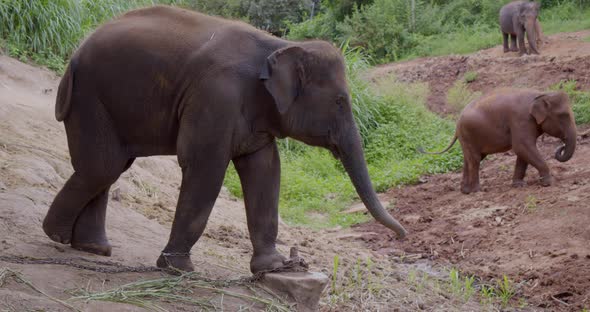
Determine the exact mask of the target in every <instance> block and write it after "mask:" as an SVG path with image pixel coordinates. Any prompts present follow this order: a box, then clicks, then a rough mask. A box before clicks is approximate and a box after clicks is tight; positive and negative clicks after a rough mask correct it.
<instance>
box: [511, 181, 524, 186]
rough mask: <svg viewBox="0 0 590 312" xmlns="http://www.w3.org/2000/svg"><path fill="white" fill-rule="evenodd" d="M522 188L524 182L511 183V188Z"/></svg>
mask: <svg viewBox="0 0 590 312" xmlns="http://www.w3.org/2000/svg"><path fill="white" fill-rule="evenodd" d="M523 186H525V183H524V180H514V181H512V187H523Z"/></svg>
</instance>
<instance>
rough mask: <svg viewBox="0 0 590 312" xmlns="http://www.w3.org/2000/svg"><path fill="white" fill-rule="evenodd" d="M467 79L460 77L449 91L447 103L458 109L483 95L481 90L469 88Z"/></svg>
mask: <svg viewBox="0 0 590 312" xmlns="http://www.w3.org/2000/svg"><path fill="white" fill-rule="evenodd" d="M471 78H472V79H474V78H473V77H471ZM466 81H467V79H466V78H463V79H458V80H457V81H455V83H454V84H453V86H452V87H451V88H450V89H449V91H448V93H447V103H448V104H449V105H450V106H451V107H453V108H454V109H455V110H456V111H461V110H463V108H465V106H466V105H467V104H469V103H470V102H471V101H473V100H475V99H477V98H478V97H480V96H481V92H473V91H471V90H469V88H468V87H467V82H466Z"/></svg>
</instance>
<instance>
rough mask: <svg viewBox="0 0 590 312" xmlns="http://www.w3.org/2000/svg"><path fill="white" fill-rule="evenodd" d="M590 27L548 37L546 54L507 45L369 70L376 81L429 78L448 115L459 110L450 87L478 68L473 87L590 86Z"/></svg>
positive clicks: (431, 104) (434, 104)
mask: <svg viewBox="0 0 590 312" xmlns="http://www.w3.org/2000/svg"><path fill="white" fill-rule="evenodd" d="M588 38H590V30H584V31H579V32H574V33H563V34H557V35H553V36H549V37H548V38H546V42H545V44H544V45H543V46H542V48H541V55H526V56H523V57H518V56H517V53H516V52H511V53H504V52H503V48H502V46H496V47H494V48H491V49H487V50H482V51H479V52H477V53H474V54H470V55H455V56H441V57H432V58H421V59H415V60H411V61H406V62H399V63H391V64H386V65H381V66H378V67H376V68H374V69H373V70H371V71H370V72H369V73H368V74H367V78H368V79H370V80H378V79H382V78H384V77H388V76H392V75H393V76H394V77H396V78H397V80H399V81H402V82H427V83H428V84H429V86H430V90H431V95H430V97H429V99H428V102H427V105H428V108H429V109H430V110H432V111H434V112H437V113H440V114H443V115H446V114H450V113H456V111H455V110H454V109H453V108H452V107H449V106H448V105H447V101H446V95H447V91H448V90H449V88H451V87H452V86H453V83H454V82H455V81H456V80H457V79H461V78H462V77H463V75H464V74H465V73H466V72H477V79H476V80H475V81H473V82H472V83H469V89H471V90H473V91H481V92H483V93H485V92H488V91H490V90H492V89H494V88H497V87H506V86H512V87H530V88H538V89H545V88H547V87H549V86H551V85H554V84H556V83H558V82H560V81H562V80H571V79H574V80H576V81H577V82H578V87H579V88H581V89H583V90H590V41H589V40H588Z"/></svg>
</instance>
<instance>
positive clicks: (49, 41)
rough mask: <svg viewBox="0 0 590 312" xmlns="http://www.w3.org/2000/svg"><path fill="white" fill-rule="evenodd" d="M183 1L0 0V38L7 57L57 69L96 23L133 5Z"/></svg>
mask: <svg viewBox="0 0 590 312" xmlns="http://www.w3.org/2000/svg"><path fill="white" fill-rule="evenodd" d="M185 2H186V3H188V2H187V1H184V0H101V1H97V0H49V1H48V0H44V1H41V0H39V1H22V0H0V39H2V41H3V42H0V43H2V46H3V47H4V49H5V50H6V51H7V52H8V54H9V55H10V56H13V57H16V58H19V59H21V60H32V61H34V62H35V63H37V64H40V65H44V66H47V67H48V68H50V69H52V70H55V71H57V72H60V73H61V72H63V70H64V68H65V64H66V61H67V60H68V58H69V56H70V55H71V53H72V52H73V51H74V50H75V49H76V47H77V46H78V44H79V43H80V41H81V40H82V39H83V38H84V37H85V36H86V35H87V34H88V33H89V32H91V31H92V30H93V29H94V28H96V26H97V25H99V24H101V23H102V22H104V21H107V20H109V19H111V18H113V17H115V16H118V15H120V14H122V13H124V12H126V11H129V10H131V9H134V8H139V7H145V6H151V5H154V4H173V5H180V6H183V5H185V4H186V3H185Z"/></svg>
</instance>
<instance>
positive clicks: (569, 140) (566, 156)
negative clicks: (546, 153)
mask: <svg viewBox="0 0 590 312" xmlns="http://www.w3.org/2000/svg"><path fill="white" fill-rule="evenodd" d="M576 137H577V134H576V127H575V126H573V130H570V131H568V133H567V134H566V136H565V139H564V140H563V142H564V143H565V145H562V146H560V147H558V148H557V149H556V150H555V159H557V160H558V161H560V162H566V161H568V160H570V158H572V156H573V155H574V151H575V150H576Z"/></svg>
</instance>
